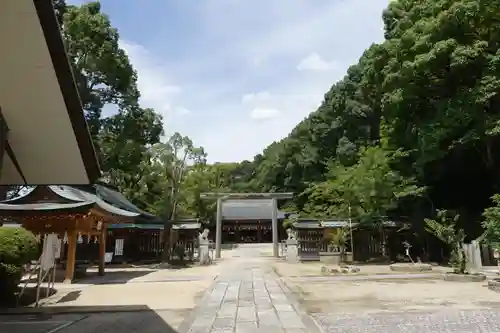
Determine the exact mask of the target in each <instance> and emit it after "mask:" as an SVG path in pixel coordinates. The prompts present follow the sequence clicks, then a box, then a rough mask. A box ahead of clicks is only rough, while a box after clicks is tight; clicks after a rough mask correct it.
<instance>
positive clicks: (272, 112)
mask: <svg viewBox="0 0 500 333" xmlns="http://www.w3.org/2000/svg"><path fill="white" fill-rule="evenodd" d="M279 115H280V111H279V110H277V109H271V108H255V109H253V110H252V112H251V113H250V117H251V118H252V119H258V120H262V119H272V118H276V117H278V116H279Z"/></svg>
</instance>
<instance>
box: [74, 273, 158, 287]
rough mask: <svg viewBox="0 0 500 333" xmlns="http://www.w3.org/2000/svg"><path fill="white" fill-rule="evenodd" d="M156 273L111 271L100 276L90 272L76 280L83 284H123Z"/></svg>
mask: <svg viewBox="0 0 500 333" xmlns="http://www.w3.org/2000/svg"><path fill="white" fill-rule="evenodd" d="M153 272H155V270H142V271H136V270H112V271H111V270H109V271H106V273H105V275H103V276H99V274H98V272H94V271H90V272H87V274H86V275H85V276H84V277H81V278H79V279H76V280H75V282H76V283H81V284H123V283H127V282H129V281H130V280H132V279H136V278H140V277H143V276H146V275H148V274H151V273H153Z"/></svg>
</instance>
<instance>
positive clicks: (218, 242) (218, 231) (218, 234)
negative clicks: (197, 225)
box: [215, 198, 222, 259]
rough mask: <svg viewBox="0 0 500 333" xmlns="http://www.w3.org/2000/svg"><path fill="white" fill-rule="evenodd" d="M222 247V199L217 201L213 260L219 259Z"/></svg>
mask: <svg viewBox="0 0 500 333" xmlns="http://www.w3.org/2000/svg"><path fill="white" fill-rule="evenodd" d="M221 246H222V198H218V199H217V220H216V224H215V258H217V259H219V258H220V257H221Z"/></svg>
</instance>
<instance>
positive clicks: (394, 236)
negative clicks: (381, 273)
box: [293, 218, 406, 261]
mask: <svg viewBox="0 0 500 333" xmlns="http://www.w3.org/2000/svg"><path fill="white" fill-rule="evenodd" d="M405 225H406V224H405V223H403V222H399V221H389V220H387V221H384V222H383V226H384V230H385V233H384V236H385V238H386V239H385V240H384V243H385V244H386V248H387V250H388V252H389V255H393V256H396V255H397V253H398V251H402V245H401V244H402V241H403V240H404V239H405V236H406V233H405V232H399V233H398V232H397V231H398V230H401V229H402V228H403V227H404V226H405ZM350 227H351V228H352V234H353V247H354V253H353V257H354V260H358V261H365V260H370V259H375V258H377V257H380V256H381V253H382V251H381V244H382V243H383V242H382V240H381V239H380V236H381V235H380V231H379V230H378V229H374V228H370V227H368V225H366V226H362V225H360V224H359V223H357V222H351V224H349V220H348V219H336V218H329V219H315V218H299V219H297V220H296V221H295V222H294V224H293V228H294V229H295V230H296V232H297V240H298V241H299V249H298V250H299V256H300V257H301V258H303V259H304V260H319V258H320V253H321V252H328V251H329V247H330V246H329V244H328V243H329V239H331V235H332V234H334V233H336V232H338V231H339V229H342V228H344V229H347V230H348V232H349V231H350V229H351V228H350ZM345 245H346V247H347V251H348V252H350V251H351V243H350V241H347V242H346V244H345Z"/></svg>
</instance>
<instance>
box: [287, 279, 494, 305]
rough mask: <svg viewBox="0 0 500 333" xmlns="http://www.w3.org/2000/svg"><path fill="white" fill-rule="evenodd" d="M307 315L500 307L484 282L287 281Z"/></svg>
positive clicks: (419, 280)
mask: <svg viewBox="0 0 500 333" xmlns="http://www.w3.org/2000/svg"><path fill="white" fill-rule="evenodd" d="M287 285H288V286H289V288H290V289H291V290H292V291H293V292H294V293H296V295H297V296H298V297H299V299H300V300H301V303H303V305H304V306H305V307H306V309H307V311H308V312H310V313H318V312H319V313H341V312H356V313H370V312H381V311H421V310H427V311H428V310H436V311H437V310H441V309H443V308H448V309H449V308H457V309H480V308H492V307H500V294H498V293H494V292H492V291H490V290H488V288H487V282H482V283H459V282H448V281H442V280H440V279H418V280H417V279H415V280H412V279H401V280H397V281H396V280H387V281H382V280H379V281H329V282H327V283H325V282H324V281H322V282H315V281H311V282H307V283H304V282H303V281H302V282H301V283H298V282H297V283H294V282H291V281H287Z"/></svg>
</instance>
